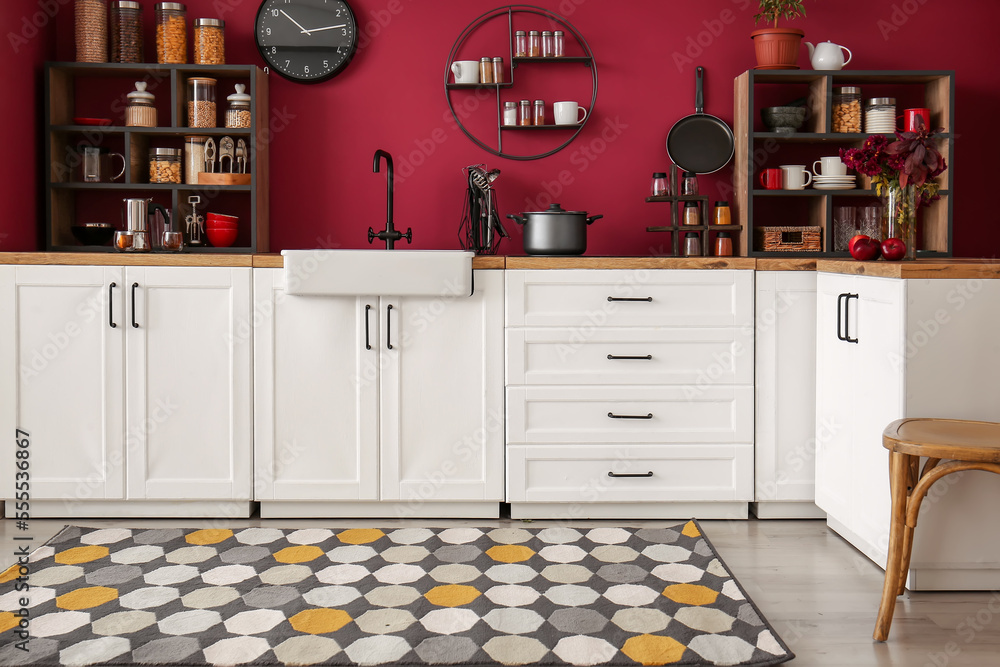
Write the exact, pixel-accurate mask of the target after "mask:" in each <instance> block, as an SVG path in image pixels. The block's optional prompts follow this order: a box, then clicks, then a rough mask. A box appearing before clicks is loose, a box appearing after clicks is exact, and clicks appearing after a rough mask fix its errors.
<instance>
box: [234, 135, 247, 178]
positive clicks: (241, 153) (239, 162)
mask: <svg viewBox="0 0 1000 667" xmlns="http://www.w3.org/2000/svg"><path fill="white" fill-rule="evenodd" d="M236 168H237V169H239V171H240V173H241V174H245V173H247V142H246V140H245V139H239V140H238V141H237V142H236Z"/></svg>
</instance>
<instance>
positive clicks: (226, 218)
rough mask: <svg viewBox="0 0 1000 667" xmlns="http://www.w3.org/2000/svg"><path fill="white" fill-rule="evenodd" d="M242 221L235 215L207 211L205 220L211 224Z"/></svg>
mask: <svg viewBox="0 0 1000 667" xmlns="http://www.w3.org/2000/svg"><path fill="white" fill-rule="evenodd" d="M239 221H240V219H239V218H237V217H236V216H235V215H225V214H223V213H206V214H205V222H207V223H209V224H211V223H213V222H229V223H232V224H234V225H235V224H236V223H238V222H239Z"/></svg>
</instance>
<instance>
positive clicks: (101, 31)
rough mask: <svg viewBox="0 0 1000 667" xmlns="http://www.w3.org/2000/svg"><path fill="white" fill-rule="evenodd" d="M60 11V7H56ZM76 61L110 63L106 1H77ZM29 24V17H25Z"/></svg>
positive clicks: (75, 11)
mask: <svg viewBox="0 0 1000 667" xmlns="http://www.w3.org/2000/svg"><path fill="white" fill-rule="evenodd" d="M56 7H57V9H58V5H57V6H56ZM74 17H75V28H76V61H77V62H80V63H106V62H108V3H107V1H106V0H76V5H75V6H74ZM25 21H26V22H27V17H25Z"/></svg>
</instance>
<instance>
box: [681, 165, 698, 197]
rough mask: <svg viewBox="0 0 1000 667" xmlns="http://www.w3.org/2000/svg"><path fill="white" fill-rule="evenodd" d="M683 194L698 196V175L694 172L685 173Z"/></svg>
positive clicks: (682, 181)
mask: <svg viewBox="0 0 1000 667" xmlns="http://www.w3.org/2000/svg"><path fill="white" fill-rule="evenodd" d="M681 194H682V195H696V194H698V174H696V173H694V172H693V171H685V172H684V173H683V175H682V176H681ZM689 203H693V202H689Z"/></svg>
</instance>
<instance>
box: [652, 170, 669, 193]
mask: <svg viewBox="0 0 1000 667" xmlns="http://www.w3.org/2000/svg"><path fill="white" fill-rule="evenodd" d="M649 194H650V196H652V197H669V196H670V182H669V181H668V180H667V175H666V173H664V172H662V171H658V172H656V173H654V174H653V181H652V183H651V184H650V186H649Z"/></svg>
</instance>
